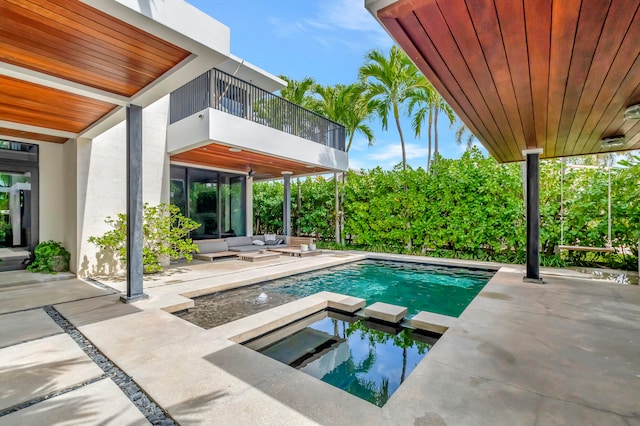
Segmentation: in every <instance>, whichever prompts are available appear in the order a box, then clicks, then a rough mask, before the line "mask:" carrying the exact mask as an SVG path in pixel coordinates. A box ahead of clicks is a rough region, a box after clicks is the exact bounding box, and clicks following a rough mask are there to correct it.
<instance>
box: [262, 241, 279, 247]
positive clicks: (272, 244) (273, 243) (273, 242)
mask: <svg viewBox="0 0 640 426" xmlns="http://www.w3.org/2000/svg"><path fill="white" fill-rule="evenodd" d="M264 243H265V244H266V245H268V246H275V245H276V244H278V241H276V240H269V241H265V242H264Z"/></svg>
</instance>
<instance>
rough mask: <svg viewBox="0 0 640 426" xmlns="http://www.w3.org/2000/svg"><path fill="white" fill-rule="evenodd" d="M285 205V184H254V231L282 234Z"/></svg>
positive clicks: (256, 232)
mask: <svg viewBox="0 0 640 426" xmlns="http://www.w3.org/2000/svg"><path fill="white" fill-rule="evenodd" d="M283 205H284V185H283V183H282V182H266V183H256V184H254V185H253V233H254V234H282V229H283V224H282V219H283V216H282V207H283Z"/></svg>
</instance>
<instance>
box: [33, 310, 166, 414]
mask: <svg viewBox="0 0 640 426" xmlns="http://www.w3.org/2000/svg"><path fill="white" fill-rule="evenodd" d="M44 310H45V312H46V313H47V314H48V315H49V316H50V317H51V319H52V320H53V321H55V322H56V324H58V325H59V326H60V327H61V328H62V329H63V330H64V331H65V332H66V333H67V334H68V335H69V336H70V337H71V338H72V339H73V340H74V341H75V342H76V343H77V344H78V346H80V348H81V349H82V350H83V351H84V352H85V353H86V354H87V356H89V358H91V360H92V361H93V362H94V363H95V364H97V365H98V367H100V369H102V371H104V373H105V374H104V375H103V376H102V378H104V377H109V378H110V379H111V380H112V381H113V382H114V383H115V384H116V385H117V386H118V387H119V388H120V390H121V391H122V392H123V393H124V394H125V395H126V396H127V397H128V398H129V399H130V400H131V402H132V403H133V405H135V406H136V408H137V409H138V410H139V411H140V412H141V413H142V415H144V416H145V417H146V419H147V420H148V421H149V422H150V423H158V422H161V423H162V425H166V426H170V425H174V424H175V422H174V420H173V419H172V418H171V417H170V416H169V415H168V414H167V413H166V411H165V410H164V409H162V408H161V407H160V406H159V405H157V404H156V403H155V402H154V401H153V400H152V399H151V398H150V397H149V395H147V394H146V393H145V392H144V391H143V390H142V389H141V388H140V387H139V386H138V384H137V383H136V382H134V381H133V379H132V378H131V377H130V376H129V375H127V374H126V373H125V372H124V371H122V370H121V369H120V368H118V367H116V366H115V364H113V363H112V362H111V361H110V360H109V359H108V358H107V357H106V356H104V354H103V353H102V352H101V351H100V350H99V349H98V348H96V347H95V346H94V345H93V344H92V343H91V342H90V341H89V340H88V339H87V338H86V337H84V335H83V334H82V333H81V332H80V331H79V330H78V329H77V328H75V327H74V326H73V325H72V324H71V323H70V322H69V321H67V320H66V319H65V318H64V317H63V316H62V315H61V314H60V313H59V312H58V311H57V310H56V309H55V308H54V307H53V306H45V308H44ZM94 382H95V380H94ZM87 384H89V383H85V384H84V385H87ZM84 385H83V386H84ZM71 390H73V389H69V390H68V391H67V392H69V391H71ZM65 393H66V392H65ZM37 402H39V401H37ZM30 405H31V404H30ZM21 408H26V407H21Z"/></svg>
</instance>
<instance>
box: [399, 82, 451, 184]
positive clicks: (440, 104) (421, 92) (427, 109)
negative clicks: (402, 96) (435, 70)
mask: <svg viewBox="0 0 640 426" xmlns="http://www.w3.org/2000/svg"><path fill="white" fill-rule="evenodd" d="M408 99H409V103H408V110H409V114H410V115H411V116H412V122H411V125H412V127H413V131H414V133H415V135H416V137H420V134H421V133H422V123H424V121H425V120H426V121H427V125H428V129H427V138H428V141H429V149H428V153H427V173H428V172H429V170H430V168H431V146H432V144H431V142H432V138H431V135H432V134H433V136H434V137H433V139H434V142H435V146H434V150H433V153H434V157H435V158H437V156H436V154H438V152H439V142H438V113H439V112H440V111H442V112H443V113H444V114H445V115H446V117H447V118H448V119H449V123H450V124H451V125H452V124H453V122H454V121H455V115H454V113H453V110H452V109H451V107H450V106H449V105H448V104H447V103H446V102H445V101H444V99H442V96H440V94H439V93H438V92H437V91H436V89H435V88H434V87H433V86H432V85H431V83H429V81H428V80H427V79H426V78H425V77H424V76H423V75H420V76H419V80H418V83H417V84H416V87H415V88H414V89H413V90H411V91H410V93H409V95H408ZM416 108H417V111H416V112H415V114H414V113H413V111H414V109H416ZM432 129H433V132H432ZM435 158H434V161H435Z"/></svg>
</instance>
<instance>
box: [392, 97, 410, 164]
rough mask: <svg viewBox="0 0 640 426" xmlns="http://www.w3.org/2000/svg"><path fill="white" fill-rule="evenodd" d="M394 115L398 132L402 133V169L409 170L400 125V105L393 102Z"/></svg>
mask: <svg viewBox="0 0 640 426" xmlns="http://www.w3.org/2000/svg"><path fill="white" fill-rule="evenodd" d="M393 117H394V118H395V119H396V127H397V128H398V134H399V135H400V145H401V146H402V170H407V151H406V150H405V147H404V136H403V135H402V127H400V112H399V111H398V105H397V104H395V103H394V104H393Z"/></svg>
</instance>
